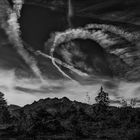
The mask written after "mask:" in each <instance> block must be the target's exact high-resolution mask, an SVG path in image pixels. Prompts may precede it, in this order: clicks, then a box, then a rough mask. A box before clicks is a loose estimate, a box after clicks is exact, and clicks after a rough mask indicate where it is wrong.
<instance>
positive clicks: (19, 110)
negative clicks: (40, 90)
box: [0, 97, 140, 140]
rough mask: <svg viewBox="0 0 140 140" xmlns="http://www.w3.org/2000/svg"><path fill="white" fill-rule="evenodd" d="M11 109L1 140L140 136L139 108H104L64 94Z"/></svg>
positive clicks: (131, 139) (135, 139)
mask: <svg viewBox="0 0 140 140" xmlns="http://www.w3.org/2000/svg"><path fill="white" fill-rule="evenodd" d="M8 110H9V112H10V114H9V115H8V113H6V114H5V116H4V118H5V119H4V120H5V121H4V123H3V124H2V125H1V126H0V135H1V136H0V137H1V139H2V138H5V137H6V138H7V137H10V138H15V140H17V139H20V140H22V139H25V140H27V139H28V138H30V139H31V140H32V139H37V140H47V139H48V140H49V139H59V140H62V139H64V140H67V139H72V140H74V139H84V140H86V139H87V140H90V139H91V140H93V139H94V140H139V139H140V109H139V108H132V107H121V108H117V107H111V106H110V107H107V108H104V107H101V106H100V105H98V104H94V105H88V104H84V103H80V102H76V101H70V100H69V99H67V98H66V97H64V98H62V99H57V98H54V99H50V98H47V99H41V100H39V101H38V102H34V103H32V104H31V105H26V106H24V107H18V106H15V105H10V106H9V107H8ZM6 117H7V120H6ZM6 140H8V138H7V139H6Z"/></svg>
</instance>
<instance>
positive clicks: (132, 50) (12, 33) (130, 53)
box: [0, 1, 140, 106]
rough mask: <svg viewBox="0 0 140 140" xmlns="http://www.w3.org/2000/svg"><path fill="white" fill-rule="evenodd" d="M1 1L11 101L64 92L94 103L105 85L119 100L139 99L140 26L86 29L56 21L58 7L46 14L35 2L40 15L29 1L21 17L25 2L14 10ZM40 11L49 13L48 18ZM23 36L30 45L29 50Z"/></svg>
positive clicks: (2, 54)
mask: <svg viewBox="0 0 140 140" xmlns="http://www.w3.org/2000/svg"><path fill="white" fill-rule="evenodd" d="M0 5H1V6H0V11H1V13H0V31H1V32H0V91H1V92H3V93H4V94H5V98H6V100H7V102H8V104H16V105H20V106H23V105H26V104H30V103H32V102H33V101H34V100H39V99H41V98H47V97H51V98H53V97H58V98H61V97H64V96H65V97H68V98H69V99H71V100H77V101H80V102H86V103H90V104H93V103H95V96H97V94H98V92H99V91H100V87H101V86H103V88H104V90H105V91H106V92H108V93H109V97H110V99H111V100H112V101H114V102H115V101H116V102H117V103H119V102H120V101H121V99H122V98H124V99H127V100H128V101H129V100H130V99H131V98H137V102H139V98H140V94H139V92H140V81H139V73H140V71H139V60H140V58H139V44H140V43H139V37H140V32H139V31H138V30H137V28H134V31H130V28H129V27H123V28H122V27H121V26H118V25H110V24H107V23H105V24H99V23H97V24H96V23H92V24H91V26H88V25H86V26H84V27H83V28H82V29H81V28H78V27H77V28H76V29H68V30H67V29H66V30H65V29H64V27H63V26H64V25H65V24H63V26H59V25H60V24H57V23H60V21H59V20H61V21H64V20H63V18H62V19H61V18H58V19H56V21H57V22H54V19H51V16H52V15H55V16H56V17H57V15H56V13H57V12H55V13H52V12H49V13H46V10H44V9H43V10H41V8H37V9H36V8H35V7H33V8H32V10H33V11H36V12H38V10H39V11H41V12H40V13H39V15H38V18H36V16H31V15H30V14H32V11H30V10H31V9H30V7H28V6H27V7H26V8H25V7H24V8H25V9H24V10H25V12H22V14H21V19H20V20H19V21H18V18H19V17H20V10H21V5H20V6H17V5H16V6H17V7H16V6H15V11H14V10H13V9H11V8H10V7H9V6H8V5H7V4H6V3H5V1H1V3H0ZM8 9H9V13H8V14H7V13H6V12H5V11H6V10H8ZM22 10H23V9H22ZM29 13H30V14H29ZM40 14H41V15H42V14H43V16H48V19H49V23H48V20H46V19H45V20H44V17H43V16H42V17H41V15H40ZM51 14H52V15H51ZM27 15H28V16H27ZM7 16H8V19H6V18H5V17H7ZM26 17H27V19H29V20H27V19H26ZM30 17H31V19H30ZM78 19H79V20H81V22H83V21H86V20H87V19H85V18H78ZM35 20H37V22H35ZM29 21H30V22H29ZM33 21H34V24H33ZM42 21H44V22H43V24H41V23H42ZM75 21H76V19H75ZM91 21H92V20H91ZM92 22H93V21H92ZM53 23H54V24H53ZM64 23H65V22H64ZM74 23H75V22H73V24H74ZM79 23H80V22H79ZM56 24H57V26H56ZM75 24H76V23H75ZM111 24H112V23H111ZM32 25H34V26H32ZM30 27H32V28H30ZM59 28H61V30H63V31H60V30H59ZM28 29H30V30H28ZM35 29H36V30H35ZM48 29H51V30H48ZM90 29H92V32H90V31H89V30H90ZM58 30H59V32H58ZM46 33H47V34H46ZM50 34H51V35H50ZM48 38H50V39H49V40H48ZM77 38H80V39H81V40H83V41H81V40H80V41H79V40H76V39H77ZM86 39H89V40H86ZM23 40H24V41H25V42H26V43H27V44H28V45H27V46H26V47H28V48H27V49H25V48H24V47H25V46H24V43H23ZM71 40H74V41H71ZM69 41H70V44H69V43H67V42H69ZM43 43H44V44H43ZM58 46H59V47H58ZM112 46H113V47H112ZM29 47H30V48H32V49H33V50H36V49H39V50H40V51H41V52H42V53H43V55H40V54H39V55H38V53H37V52H35V53H33V52H30V51H29ZM110 48H111V49H110ZM44 50H45V51H44ZM48 51H49V53H48ZM50 52H51V53H50ZM32 53H33V54H32ZM53 55H55V57H56V58H57V59H54V56H53ZM87 95H88V97H90V100H89V99H88V97H87ZM116 102H115V103H116Z"/></svg>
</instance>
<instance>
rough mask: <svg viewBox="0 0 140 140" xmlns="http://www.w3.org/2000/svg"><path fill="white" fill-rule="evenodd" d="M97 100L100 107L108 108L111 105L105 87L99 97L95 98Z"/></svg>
mask: <svg viewBox="0 0 140 140" xmlns="http://www.w3.org/2000/svg"><path fill="white" fill-rule="evenodd" d="M95 100H96V102H97V103H98V104H99V105H100V106H104V107H107V106H108V105H109V96H108V93H106V92H104V91H103V87H101V89H100V92H99V93H98V96H97V97H96V98H95Z"/></svg>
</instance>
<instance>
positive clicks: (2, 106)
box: [0, 92, 10, 123]
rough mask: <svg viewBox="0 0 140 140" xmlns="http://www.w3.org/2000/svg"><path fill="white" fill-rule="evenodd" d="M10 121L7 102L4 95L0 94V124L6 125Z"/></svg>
mask: <svg viewBox="0 0 140 140" xmlns="http://www.w3.org/2000/svg"><path fill="white" fill-rule="evenodd" d="M9 121H10V113H9V111H8V108H7V102H6V100H5V99H4V94H3V93H2V92H0V123H8V122H9Z"/></svg>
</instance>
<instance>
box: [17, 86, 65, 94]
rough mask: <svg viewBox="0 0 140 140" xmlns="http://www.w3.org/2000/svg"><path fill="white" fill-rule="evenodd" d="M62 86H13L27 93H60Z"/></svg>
mask: <svg viewBox="0 0 140 140" xmlns="http://www.w3.org/2000/svg"><path fill="white" fill-rule="evenodd" d="M64 89H65V88H64V87H57V86H56V87H41V88H39V89H32V88H25V87H19V86H17V87H15V90H18V91H22V92H24V93H29V94H50V93H55V94H56V93H58V94H59V93H61V91H62V90H64Z"/></svg>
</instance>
